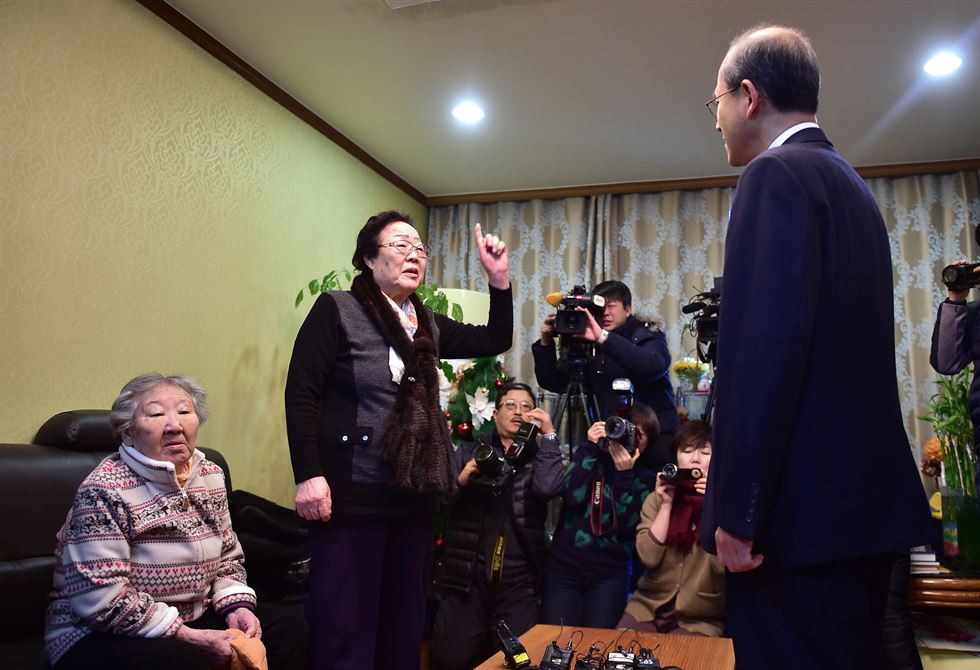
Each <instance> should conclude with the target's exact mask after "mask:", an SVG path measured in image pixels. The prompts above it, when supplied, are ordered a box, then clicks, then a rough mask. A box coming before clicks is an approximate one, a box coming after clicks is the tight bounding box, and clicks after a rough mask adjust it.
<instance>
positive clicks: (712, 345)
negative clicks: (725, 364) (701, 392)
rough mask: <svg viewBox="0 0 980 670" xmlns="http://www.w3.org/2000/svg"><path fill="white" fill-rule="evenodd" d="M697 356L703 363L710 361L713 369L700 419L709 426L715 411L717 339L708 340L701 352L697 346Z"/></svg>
mask: <svg viewBox="0 0 980 670" xmlns="http://www.w3.org/2000/svg"><path fill="white" fill-rule="evenodd" d="M699 344H700V343H699ZM698 357H699V358H700V359H701V360H702V361H704V362H705V363H710V364H711V367H712V369H713V370H714V371H715V379H714V381H713V382H712V383H711V391H710V392H709V393H708V402H707V404H706V405H705V406H704V414H703V415H702V416H701V420H702V421H704V422H705V423H707V424H708V425H709V426H710V425H712V424H711V417H712V415H713V414H714V412H715V391H717V390H718V363H717V361H718V341H717V340H713V341H710V342H708V343H707V347H705V350H704V351H703V352H702V351H701V349H700V346H699V348H698Z"/></svg>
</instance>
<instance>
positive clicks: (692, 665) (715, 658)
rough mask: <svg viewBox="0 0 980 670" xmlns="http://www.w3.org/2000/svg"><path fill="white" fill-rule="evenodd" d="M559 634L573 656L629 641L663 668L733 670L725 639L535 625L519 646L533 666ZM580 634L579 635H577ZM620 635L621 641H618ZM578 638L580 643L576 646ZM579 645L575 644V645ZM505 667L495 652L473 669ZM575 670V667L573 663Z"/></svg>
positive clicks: (732, 651)
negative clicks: (645, 650) (572, 649)
mask: <svg viewBox="0 0 980 670" xmlns="http://www.w3.org/2000/svg"><path fill="white" fill-rule="evenodd" d="M559 631H561V639H560V640H558V645H559V646H561V647H564V646H565V645H566V644H567V643H568V641H569V639H571V641H572V645H573V646H574V647H575V652H576V654H577V655H578V654H582V655H584V654H586V653H587V652H588V650H589V646H590V645H591V644H593V643H596V645H597V646H598V647H599V648H600V649H602V648H604V647H605V646H607V645H610V644H612V643H613V642H615V641H616V639H617V638H619V645H620V646H623V647H627V646H629V643H630V641H631V640H639V642H640V644H641V645H642V646H644V647H648V648H650V649H653V650H654V652H653V653H654V655H655V656H656V657H657V658H658V659H659V660H660V664H661V665H663V666H667V665H677V666H680V667H682V668H684V670H734V668H735V649H734V647H732V641H731V640H730V639H729V638H727V637H703V636H701V635H664V634H662V633H641V632H636V631H632V630H631V631H627V632H625V633H624V632H623V631H621V630H609V629H605V628H570V627H568V626H565V628H564V629H562V628H561V627H560V626H549V625H547V624H543V623H542V624H538V625H537V626H535V627H534V628H532V629H531V630H529V631H527V632H526V633H524V635H521V636H520V638H521V643H522V644H523V645H524V648H525V649H527V652H528V655H529V656H530V657H531V663H532V664H534V665H535V666H536V665H537V664H538V663H540V662H541V658H542V657H543V656H544V650H545V648H546V647H547V646H548V645H549V644H551V641H552V640H554V639H556V637H557V636H558V633H559ZM576 631H582V634H580V633H578V632H576ZM620 635H622V637H620ZM579 638H581V642H578V640H579ZM576 642H578V644H576ZM576 658H577V656H576ZM504 667H506V666H505V665H504V653H503V652H502V651H501V652H497V653H496V654H495V655H493V656H491V657H490V658H489V659H488V660H486V661H484V662H483V663H481V664H480V665H478V666H477V667H476V670H499V668H504ZM572 667H573V668H574V667H575V663H574V662H573V663H572Z"/></svg>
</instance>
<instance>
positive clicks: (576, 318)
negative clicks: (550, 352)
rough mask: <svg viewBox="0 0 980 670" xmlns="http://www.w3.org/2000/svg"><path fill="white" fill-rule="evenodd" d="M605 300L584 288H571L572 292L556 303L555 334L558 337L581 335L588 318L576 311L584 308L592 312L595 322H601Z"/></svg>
mask: <svg viewBox="0 0 980 670" xmlns="http://www.w3.org/2000/svg"><path fill="white" fill-rule="evenodd" d="M605 306H606V299H605V298H603V297H602V296H601V295H594V294H592V293H589V292H587V291H586V290H585V287H584V286H573V287H572V290H571V291H569V292H568V293H566V294H565V295H564V296H562V299H561V302H559V303H558V313H557V314H556V315H555V332H556V333H558V334H559V335H581V334H582V333H584V332H585V326H586V325H587V324H588V322H589V320H588V317H586V316H585V314H583V313H582V312H580V311H579V310H577V309H576V307H584V308H585V309H587V310H588V311H590V312H592V316H593V317H595V319H596V321H601V320H602V313H603V311H604V309H605Z"/></svg>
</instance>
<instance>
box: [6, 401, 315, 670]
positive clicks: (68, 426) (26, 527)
mask: <svg viewBox="0 0 980 670" xmlns="http://www.w3.org/2000/svg"><path fill="white" fill-rule="evenodd" d="M117 445H118V441H117V439H116V437H115V435H114V433H113V431H112V428H111V426H110V424H109V412H108V410H75V411H71V412H62V413H60V414H56V415H55V416H53V417H51V418H50V419H48V421H46V422H45V423H44V425H43V426H41V429H40V430H39V431H38V432H37V435H36V436H35V437H34V441H33V443H32V444H0V670H14V669H16V670H33V669H34V668H48V663H47V657H46V655H45V652H44V645H43V637H42V636H43V633H44V611H45V608H46V607H47V599H48V594H49V593H50V591H51V584H52V576H53V572H54V549H55V537H56V535H57V532H58V530H59V529H60V528H61V526H62V524H63V523H64V522H65V518H66V516H67V514H68V510H69V509H70V507H71V504H72V500H73V499H74V497H75V492H76V491H77V490H78V485H79V484H81V482H82V480H83V479H84V478H85V476H86V475H88V473H89V472H91V471H92V469H93V468H95V466H96V465H97V464H98V463H99V461H101V460H102V459H103V458H105V456H107V455H108V454H110V453H112V452H114V451H115V450H116V448H117ZM199 448H200V449H201V450H202V451H203V452H204V453H205V454H206V455H207V457H208V459H210V460H211V461H213V462H215V463H217V464H218V465H220V466H221V468H222V469H223V470H224V472H225V482H226V485H227V487H228V492H229V501H230V503H231V506H232V508H233V514H232V519H233V521H232V523H233V525H234V526H235V529H236V532H237V533H238V535H239V539H240V541H241V543H242V546H243V548H244V550H245V553H246V568H247V569H248V570H249V582H250V583H251V584H252V586H253V587H255V588H256V590H257V591H258V595H259V598H260V600H282V599H283V598H282V596H283V595H284V594H283V593H275V594H271V595H272V596H273V597H269V595H270V594H269V593H268V592H269V590H270V589H269V588H268V587H267V588H266V592H267V593H263V591H262V590H261V589H260V588H259V587H258V585H257V584H255V583H254V581H256V580H257V581H258V582H260V583H261V582H262V581H263V574H264V573H271V574H265V580H266V581H267V582H269V583H270V584H281V576H282V575H283V574H284V573H285V572H286V571H284V570H283V569H282V567H281V566H282V565H283V564H284V561H285V563H287V564H289V565H291V566H294V567H293V570H294V572H296V573H297V574H295V575H293V578H294V581H296V582H297V583H300V582H302V579H303V575H302V574H301V573H302V571H303V567H304V565H305V561H304V558H305V556H308V553H307V552H308V549H307V548H306V546H305V527H304V526H302V525H301V524H299V525H297V521H298V520H297V519H296V517H295V515H294V514H293V513H292V512H291V511H289V510H285V509H284V508H281V507H278V506H277V505H274V504H273V503H269V502H268V501H263V500H262V499H260V498H257V497H256V496H251V494H247V493H242V492H235V493H234V494H233V493H232V485H231V472H230V470H229V468H228V463H227V462H226V461H225V459H224V457H223V456H222V455H221V454H220V453H219V452H218V451H215V450H214V449H208V448H205V447H199ZM234 496H238V498H237V500H239V501H242V500H244V502H241V503H240V504H239V506H238V507H239V511H241V512H243V514H242V515H241V521H240V523H239V522H236V520H235V512H234V508H235V503H234V501H235V500H236V498H235V497H234ZM243 497H244V498H243ZM262 503H265V505H263V504H262ZM270 510H271V515H272V516H270ZM277 515H278V518H275V519H273V518H272V517H275V516H277ZM289 521H292V522H293V523H292V525H290V524H289V523H288V522H289ZM283 524H285V525H283ZM239 525H241V526H242V527H243V528H244V530H243V528H239ZM270 528H271V529H272V530H271V531H270V532H265V531H266V530H268V529H270ZM250 545H251V546H252V548H250ZM250 556H251V557H253V558H252V559H250V558H249V557H250ZM250 562H251V563H254V564H255V565H251V564H250ZM270 567H271V570H270V569H269V568H270ZM253 571H254V575H255V578H256V580H253ZM304 585H305V584H304ZM280 590H282V589H280ZM287 590H288V589H287Z"/></svg>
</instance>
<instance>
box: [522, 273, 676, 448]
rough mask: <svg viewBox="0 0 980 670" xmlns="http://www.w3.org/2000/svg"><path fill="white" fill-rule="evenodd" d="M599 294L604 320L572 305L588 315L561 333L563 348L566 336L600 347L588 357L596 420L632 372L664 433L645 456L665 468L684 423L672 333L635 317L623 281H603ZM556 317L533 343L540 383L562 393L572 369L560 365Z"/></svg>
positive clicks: (610, 411) (638, 396) (638, 394)
mask: <svg viewBox="0 0 980 670" xmlns="http://www.w3.org/2000/svg"><path fill="white" fill-rule="evenodd" d="M593 295H594V296H602V298H604V304H603V305H602V307H601V310H602V311H601V316H599V317H598V320H597V317H596V316H595V315H594V314H593V312H592V311H590V310H589V309H585V308H583V307H575V308H571V309H574V310H575V311H576V313H581V314H582V315H583V316H584V324H583V328H582V330H581V332H579V333H578V334H573V335H561V337H562V338H563V341H562V342H561V344H562V348H563V349H564V348H566V347H567V346H568V344H567V343H566V342H565V341H564V338H567V337H570V338H571V341H573V342H581V343H583V344H586V345H588V346H589V348H590V349H591V347H592V346H593V345H594V348H595V350H594V355H591V356H587V357H586V360H584V361H583V362H582V364H583V365H584V366H585V370H584V378H585V382H586V384H587V385H588V388H589V391H590V392H591V393H592V394H594V396H595V400H596V403H597V404H598V412H599V416H598V417H590V423H591V421H594V420H596V419H598V418H600V417H603V416H610V415H611V414H613V413H614V412H615V409H616V408H615V400H616V396H615V393H614V392H613V390H612V385H611V382H612V380H613V379H616V378H617V377H629V378H630V379H632V380H633V384H634V385H635V387H636V401H637V402H638V403H642V404H644V405H647V406H649V407H651V408H653V411H654V412H656V414H657V419H658V420H659V422H660V433H661V438H660V439H659V440H658V442H657V443H656V444H651V445H650V447H649V448H648V449H647V452H646V456H645V457H644V461H646V462H647V463H649V464H650V466H651V467H659V466H660V465H662V464H663V463H666V462H667V461H669V460H670V458H669V453H668V451H669V444H670V436H671V435H672V434H673V432H674V429H675V428H676V427H677V423H678V418H677V407H676V404H675V400H674V388H673V386H672V385H671V383H670V374H669V370H670V352H669V351H668V350H667V338H666V337H665V336H664V334H663V333H662V332H659V331H652V330H650V329H649V328H647V327H646V326H645V325H644V324H643V323H642V322H640V320H639V319H637V318H636V317H635V316H633V295H632V293H631V292H630V289H629V287H628V286H626V284H624V283H623V282H621V281H616V280H610V281H604V282H602V283H600V284H597V285H596V286H595V288H594V289H593ZM598 302H599V301H598V300H597V301H596V303H598ZM568 309H570V308H568V307H566V308H565V309H564V310H562V309H559V311H558V314H564V313H565V312H567V311H568ZM595 311H597V312H598V310H595ZM556 316H557V315H556V314H551V315H549V316H548V318H547V319H545V321H544V323H543V324H542V326H541V339H540V340H538V341H537V342H535V343H534V344H533V345H531V352H532V354H533V355H534V374H535V376H536V377H537V380H538V384H539V385H540V386H541V387H542V388H545V389H547V390H549V391H553V392H556V393H561V392H564V391H565V390H566V389H567V387H568V383H569V378H570V373H569V370H568V369H561V368H560V367H559V365H558V354H557V353H556V350H555V319H556ZM600 320H601V324H600Z"/></svg>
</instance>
